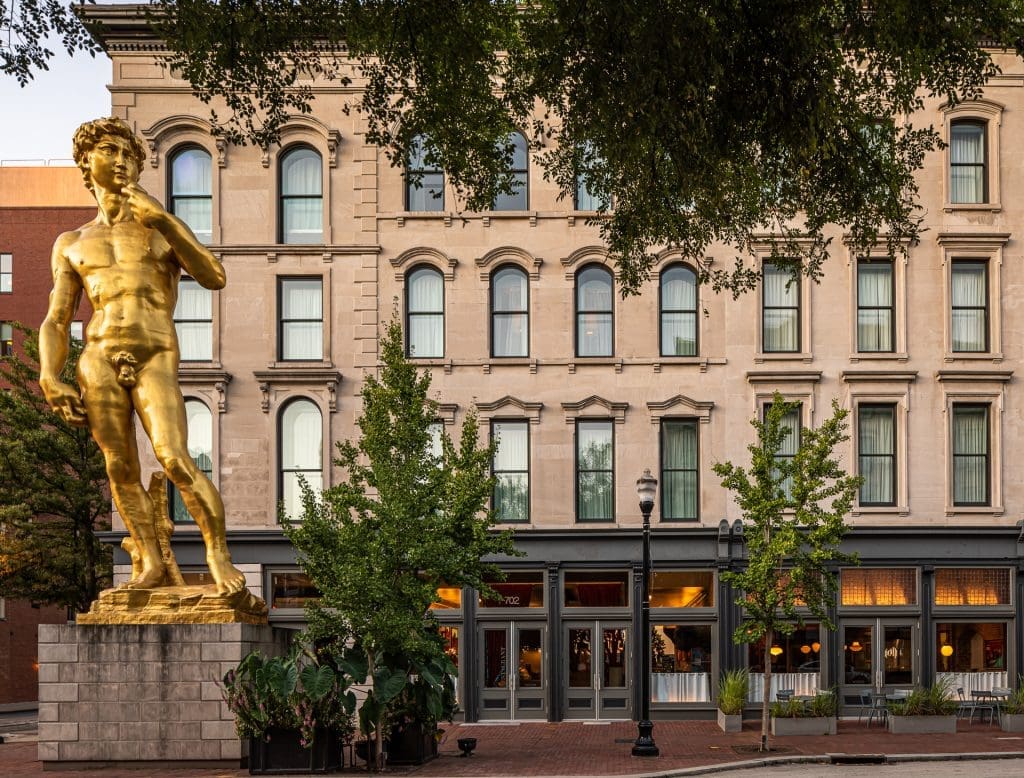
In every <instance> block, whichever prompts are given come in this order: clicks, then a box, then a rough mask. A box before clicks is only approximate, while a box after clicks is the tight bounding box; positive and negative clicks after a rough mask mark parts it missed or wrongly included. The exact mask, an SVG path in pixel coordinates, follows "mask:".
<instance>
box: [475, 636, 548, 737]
mask: <svg viewBox="0 0 1024 778" xmlns="http://www.w3.org/2000/svg"><path fill="white" fill-rule="evenodd" d="M478 636H479V646H480V656H481V658H482V661H481V662H480V677H479V688H480V718H481V719H489V720H495V719H507V720H517V719H546V718H547V701H546V700H547V687H548V681H547V666H546V662H545V656H544V654H545V652H546V650H547V648H546V645H545V640H544V637H545V629H544V625H543V624H537V623H530V622H517V621H506V622H486V623H483V624H480V625H479V629H478Z"/></svg>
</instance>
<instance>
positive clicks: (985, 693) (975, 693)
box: [971, 689, 1010, 723]
mask: <svg viewBox="0 0 1024 778" xmlns="http://www.w3.org/2000/svg"><path fill="white" fill-rule="evenodd" d="M1009 696H1010V695H1009V694H1007V693H1006V692H997V691H994V690H992V689H972V690H971V697H973V698H974V699H976V700H980V701H983V702H991V703H992V717H991V718H990V719H989V721H990V723H991V721H992V719H995V721H999V706H1000V703H1001V702H1002V701H1003V700H1005V699H1007V698H1008V697H1009ZM971 720H972V721H973V717H972V719H971Z"/></svg>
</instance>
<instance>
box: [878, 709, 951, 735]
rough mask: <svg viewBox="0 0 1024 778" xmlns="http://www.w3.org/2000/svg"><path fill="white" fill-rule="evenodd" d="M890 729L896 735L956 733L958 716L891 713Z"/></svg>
mask: <svg viewBox="0 0 1024 778" xmlns="http://www.w3.org/2000/svg"><path fill="white" fill-rule="evenodd" d="M888 718H889V731H890V732H892V733H893V734H894V735H930V734H945V735H955V734H956V716H955V715H954V716H894V715H893V714H892V713H891V712H890V713H889V717H888Z"/></svg>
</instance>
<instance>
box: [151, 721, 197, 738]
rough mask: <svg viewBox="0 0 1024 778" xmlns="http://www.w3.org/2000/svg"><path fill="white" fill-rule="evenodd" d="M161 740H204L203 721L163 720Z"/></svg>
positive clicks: (160, 723) (161, 723) (160, 724)
mask: <svg viewBox="0 0 1024 778" xmlns="http://www.w3.org/2000/svg"><path fill="white" fill-rule="evenodd" d="M158 723H159V726H160V740H202V738H203V724H202V722H201V721H161V722H158Z"/></svg>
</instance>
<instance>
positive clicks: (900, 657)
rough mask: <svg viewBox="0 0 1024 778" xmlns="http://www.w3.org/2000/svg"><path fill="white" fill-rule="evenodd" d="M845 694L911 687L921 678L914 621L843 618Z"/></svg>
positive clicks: (841, 682)
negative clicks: (867, 689)
mask: <svg viewBox="0 0 1024 778" xmlns="http://www.w3.org/2000/svg"><path fill="white" fill-rule="evenodd" d="M840 635H841V637H842V641H843V642H842V655H843V667H842V672H841V675H840V684H841V685H842V686H843V687H844V695H856V694H858V693H859V692H860V690H862V689H866V688H870V689H872V690H874V691H876V692H892V691H895V690H896V689H910V688H912V687H913V686H914V685H915V684H916V683H918V682H919V679H920V662H919V656H920V640H919V635H918V627H917V621H916V620H914V621H907V620H901V619H866V620H853V619H848V620H845V621H844V622H843V623H842V625H841V626H840Z"/></svg>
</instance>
